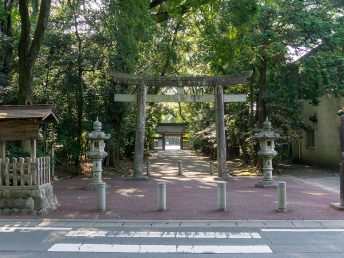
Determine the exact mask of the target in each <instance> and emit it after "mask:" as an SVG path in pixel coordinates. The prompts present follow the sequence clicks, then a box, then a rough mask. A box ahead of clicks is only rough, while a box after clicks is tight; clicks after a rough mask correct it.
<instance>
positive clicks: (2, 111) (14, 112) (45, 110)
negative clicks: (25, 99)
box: [0, 104, 59, 123]
mask: <svg viewBox="0 0 344 258" xmlns="http://www.w3.org/2000/svg"><path fill="white" fill-rule="evenodd" d="M16 119H20V120H28V119H36V120H38V121H49V122H57V123H58V122H59V117H58V115H57V113H56V111H55V105H51V104H45V105H0V121H1V120H16Z"/></svg>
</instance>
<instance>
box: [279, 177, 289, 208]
mask: <svg viewBox="0 0 344 258" xmlns="http://www.w3.org/2000/svg"><path fill="white" fill-rule="evenodd" d="M286 189H287V186H286V182H284V181H283V182H278V209H277V211H278V212H282V211H285V210H286V195H287V194H286Z"/></svg>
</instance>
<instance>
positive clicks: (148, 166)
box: [147, 160, 151, 176]
mask: <svg viewBox="0 0 344 258" xmlns="http://www.w3.org/2000/svg"><path fill="white" fill-rule="evenodd" d="M150 174H151V162H150V160H147V176H150Z"/></svg>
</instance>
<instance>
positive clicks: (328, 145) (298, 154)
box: [293, 94, 344, 168]
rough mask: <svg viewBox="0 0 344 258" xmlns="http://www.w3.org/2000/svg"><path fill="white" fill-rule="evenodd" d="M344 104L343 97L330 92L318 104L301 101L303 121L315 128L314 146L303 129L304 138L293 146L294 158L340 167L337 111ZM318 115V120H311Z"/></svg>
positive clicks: (317, 164)
mask: <svg viewBox="0 0 344 258" xmlns="http://www.w3.org/2000/svg"><path fill="white" fill-rule="evenodd" d="M342 106H344V98H343V97H340V98H339V97H335V96H334V95H333V94H328V95H325V96H323V97H321V98H320V103H319V105H318V106H312V105H311V104H309V101H302V102H301V112H302V121H303V123H304V124H306V125H309V126H312V127H313V128H314V136H315V137H314V138H315V144H314V147H309V146H308V143H307V132H306V131H305V130H302V139H301V141H300V142H299V143H295V144H294V146H293V158H294V160H297V161H300V162H303V163H307V164H311V165H316V166H324V167H329V168H338V167H339V152H340V151H339V133H338V130H339V116H338V115H337V111H338V110H339V109H341V107H342ZM314 114H316V115H317V118H318V122H317V123H313V122H312V121H310V120H309V117H310V116H313V115H314Z"/></svg>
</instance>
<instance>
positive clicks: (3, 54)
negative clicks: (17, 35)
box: [0, 0, 14, 87]
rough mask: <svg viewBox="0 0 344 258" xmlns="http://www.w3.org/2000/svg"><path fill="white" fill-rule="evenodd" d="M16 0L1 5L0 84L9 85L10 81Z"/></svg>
mask: <svg viewBox="0 0 344 258" xmlns="http://www.w3.org/2000/svg"><path fill="white" fill-rule="evenodd" d="M13 7H14V0H5V1H4V2H3V5H2V6H1V7H0V42H1V47H0V86H2V87H7V86H9V83H10V78H9V74H10V71H11V67H12V65H11V61H12V52H13V38H12V36H13V35H12V34H13V33H12V9H13Z"/></svg>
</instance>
